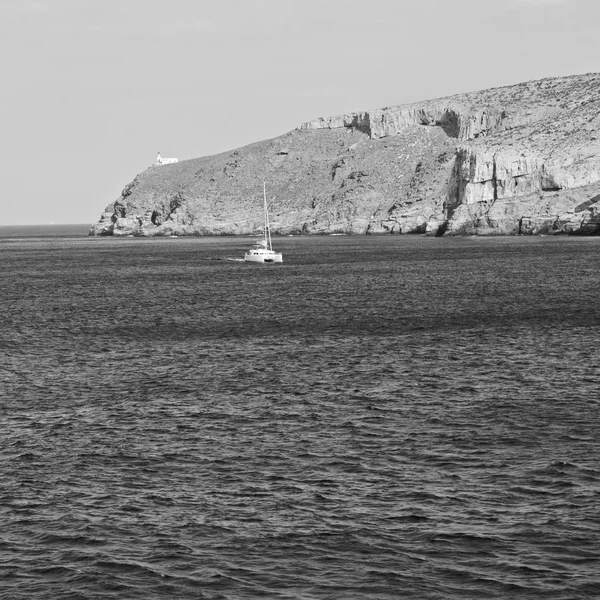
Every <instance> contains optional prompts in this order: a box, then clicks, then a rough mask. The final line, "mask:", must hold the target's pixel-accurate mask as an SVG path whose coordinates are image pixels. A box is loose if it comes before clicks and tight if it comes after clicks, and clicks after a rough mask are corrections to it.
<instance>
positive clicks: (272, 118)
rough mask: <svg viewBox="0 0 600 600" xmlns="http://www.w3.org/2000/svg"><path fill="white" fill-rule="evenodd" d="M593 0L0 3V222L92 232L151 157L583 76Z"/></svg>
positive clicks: (593, 50) (593, 40)
mask: <svg viewBox="0 0 600 600" xmlns="http://www.w3.org/2000/svg"><path fill="white" fill-rule="evenodd" d="M599 39H600V2H598V1H597V0H164V1H160V0H0V75H1V78H2V79H1V87H0V90H1V92H0V98H1V100H0V102H1V104H0V140H1V144H2V145H1V148H0V225H27V224H47V223H57V224H58V223H61V224H63V223H64V224H66V223H89V224H92V223H94V222H96V221H97V220H98V219H99V218H100V216H101V214H102V212H103V210H104V208H105V207H106V206H107V205H108V204H109V203H110V202H112V201H113V200H116V199H117V198H118V197H119V195H120V193H121V190H122V189H123V188H124V187H125V185H126V184H127V183H129V182H130V181H132V180H133V179H134V177H135V176H136V175H137V174H138V173H140V172H141V171H144V170H145V169H146V168H148V167H149V166H150V164H152V163H153V162H154V160H155V157H156V153H157V152H159V151H160V152H161V154H162V156H163V157H177V158H179V160H184V159H188V158H196V157H199V156H207V155H211V154H217V153H219V152H224V151H227V150H232V149H234V148H238V147H240V146H244V145H246V144H250V143H252V142H257V141H260V140H264V139H269V138H273V137H277V136H279V135H283V134H285V133H286V132H288V131H290V130H292V129H294V128H295V127H297V126H298V125H300V124H301V123H303V122H305V121H310V120H313V119H315V118H317V117H320V116H330V115H337V114H342V113H346V112H351V111H357V110H367V109H373V108H382V107H384V106H393V105H398V104H405V103H409V102H415V101H419V100H427V99H431V98H439V97H442V96H448V95H452V94H457V93H462V92H469V91H475V90H481V89H487V88H491V87H500V86H504V85H511V84H515V83H519V82H522V81H530V80H533V79H541V78H544V77H554V76H563V75H574V74H580V73H590V72H598V71H600V62H599V61H600V51H599V48H600V46H599V43H600V42H599Z"/></svg>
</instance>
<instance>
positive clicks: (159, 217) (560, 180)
mask: <svg viewBox="0 0 600 600" xmlns="http://www.w3.org/2000/svg"><path fill="white" fill-rule="evenodd" d="M599 130H600V74H598V73H592V74H587V75H576V76H571V77H560V78H548V79H542V80H539V81H531V82H527V83H521V84H517V85H512V86H507V87H502V88H495V89H489V90H483V91H479V92H472V93H467V94H459V95H456V96H449V97H446V98H439V99H436V100H429V101H424V102H417V103H414V104H408V105H402V106H393V107H388V108H381V109H377V110H370V111H364V112H355V113H349V114H344V115H339V116H335V117H328V118H319V119H316V120H314V121H310V122H308V123H304V124H302V125H300V126H299V127H298V128H297V129H295V130H293V131H290V132H289V133H286V134H285V135H282V136H280V137H277V138H274V139H271V140H265V141H262V142H257V143H254V144H250V145H248V146H244V147H243V148H238V149H236V150H232V151H231V152H225V153H222V154H218V155H214V156H206V157H202V158H195V159H191V160H185V161H180V162H178V163H176V164H172V165H163V166H152V167H150V168H148V169H147V170H146V171H144V172H143V173H141V174H139V175H138V176H137V177H136V178H135V179H134V180H133V181H132V182H131V183H130V184H128V185H127V186H126V187H125V189H124V190H123V192H122V193H121V197H120V198H118V199H117V200H115V201H114V202H112V203H111V204H109V205H108V206H107V208H106V210H105V211H104V213H103V215H102V217H101V219H100V220H99V222H98V223H97V224H95V225H94V226H92V228H91V230H90V235H143V236H153V235H236V234H254V233H256V232H257V231H260V230H261V228H262V218H263V217H262V182H263V181H265V182H266V185H267V195H268V200H269V211H270V215H271V226H272V231H273V233H275V234H324V233H355V234H384V233H391V234H401V233H428V234H431V235H438V236H439V235H511V234H555V233H567V234H583V235H594V234H600V139H599V138H600V136H599Z"/></svg>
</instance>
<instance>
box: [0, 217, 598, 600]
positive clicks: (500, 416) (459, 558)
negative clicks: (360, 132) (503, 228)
mask: <svg viewBox="0 0 600 600" xmlns="http://www.w3.org/2000/svg"><path fill="white" fill-rule="evenodd" d="M87 229H88V226H87V225H86V226H79V227H77V226H68V227H63V226H45V227H30V228H19V227H12V228H10V227H6V226H5V227H2V228H0V258H1V262H0V318H1V326H0V499H1V502H0V598H2V599H3V600H4V599H6V600H20V599H23V600H32V599H50V600H67V599H68V600H100V599H103V600H104V599H125V600H134V599H144V600H150V599H170V600H171V599H177V600H178V599H215V600H216V599H228V600H229V599H232V600H233V599H236V600H237V599H253V598H267V599H306V600H311V599H314V600H317V599H319V600H320V599H336V600H337V599H340V600H354V599H357V600H358V599H361V600H362V599H381V600H388V599H405V598H408V599H415V600H417V599H418V600H429V599H431V600H464V599H503V600H504V599H544V600H547V599H552V600H576V599H577V600H580V599H597V598H600V575H599V574H600V391H599V389H600V386H599V384H600V301H599V299H600V275H599V265H600V237H566V236H564V237H543V236H542V237H462V238H434V237H426V236H422V235H415V236H346V235H340V236H314V237H302V236H299V237H294V236H289V237H276V238H274V240H273V244H274V248H275V249H276V250H277V251H281V252H282V253H283V259H284V262H283V264H272V265H268V264H266V265H260V264H250V263H244V262H243V260H242V257H243V254H244V251H245V250H246V249H247V248H248V247H249V246H250V245H251V243H252V241H253V240H252V239H251V238H249V237H248V238H246V237H244V238H240V237H179V238H112V237H103V238H97V237H96V238H94V237H87Z"/></svg>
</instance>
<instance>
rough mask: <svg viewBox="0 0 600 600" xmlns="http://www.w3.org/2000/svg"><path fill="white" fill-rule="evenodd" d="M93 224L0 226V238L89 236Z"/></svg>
mask: <svg viewBox="0 0 600 600" xmlns="http://www.w3.org/2000/svg"><path fill="white" fill-rule="evenodd" d="M91 226H92V225H91V223H78V224H74V225H73V224H68V225H60V224H56V225H55V224H48V225H0V238H21V237H23V238H46V237H79V236H87V234H88V231H89V230H90V227H91Z"/></svg>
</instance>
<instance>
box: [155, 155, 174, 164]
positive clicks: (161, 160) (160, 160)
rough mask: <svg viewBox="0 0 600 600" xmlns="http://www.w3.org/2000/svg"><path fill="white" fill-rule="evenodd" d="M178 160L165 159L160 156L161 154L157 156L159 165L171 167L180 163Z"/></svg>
mask: <svg viewBox="0 0 600 600" xmlns="http://www.w3.org/2000/svg"><path fill="white" fill-rule="evenodd" d="M178 160H179V159H178V158H163V157H162V156H161V155H160V152H159V153H158V154H157V155H156V164H157V165H170V164H173V163H176V162H178Z"/></svg>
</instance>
